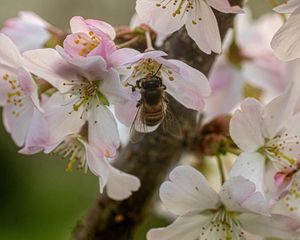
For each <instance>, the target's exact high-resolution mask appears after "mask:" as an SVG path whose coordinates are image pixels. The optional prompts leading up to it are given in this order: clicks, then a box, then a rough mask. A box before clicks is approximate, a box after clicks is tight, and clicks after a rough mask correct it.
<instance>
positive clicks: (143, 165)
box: [73, 0, 242, 240]
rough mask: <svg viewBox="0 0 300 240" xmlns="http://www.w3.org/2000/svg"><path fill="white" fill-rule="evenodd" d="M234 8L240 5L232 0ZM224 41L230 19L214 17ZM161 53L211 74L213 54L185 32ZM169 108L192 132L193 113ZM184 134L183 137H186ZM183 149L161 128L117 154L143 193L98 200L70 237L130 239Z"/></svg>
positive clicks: (78, 239)
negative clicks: (119, 198) (205, 50)
mask: <svg viewBox="0 0 300 240" xmlns="http://www.w3.org/2000/svg"><path fill="white" fill-rule="evenodd" d="M230 2H231V4H232V5H236V4H239V5H241V4H242V0H231V1H230ZM215 13H216V17H217V20H218V23H219V28H220V33H221V36H222V38H223V37H224V35H225V34H226V32H227V30H228V29H229V28H230V27H231V26H232V23H233V18H234V15H232V14H222V13H219V12H215ZM164 50H165V51H166V52H167V53H169V57H170V58H175V59H179V60H182V61H184V62H186V63H188V64H189V65H191V66H193V67H195V68H197V69H198V70H200V71H202V72H203V73H204V74H205V75H207V74H208V73H209V70H210V69H211V67H212V64H213V62H214V60H215V57H216V55H215V54H211V55H206V54H205V53H203V52H201V51H200V50H199V48H198V47H197V45H196V44H195V43H194V42H193V41H192V40H191V39H190V38H189V37H188V35H187V33H186V31H185V30H184V29H182V30H180V31H178V32H177V33H175V34H173V35H172V36H171V37H170V38H169V39H168V40H167V41H166V43H165V46H164ZM170 105H171V107H172V109H173V111H174V113H175V115H176V117H177V118H178V120H179V121H180V122H181V124H182V128H183V130H184V133H186V134H187V135H188V134H189V133H193V132H194V131H195V127H196V114H197V113H196V112H195V111H193V110H190V109H186V108H185V107H183V106H182V105H181V104H179V103H178V102H176V101H175V100H173V99H171V101H170ZM187 135H185V136H187ZM184 149H185V138H184V137H183V138H181V139H178V138H175V137H173V136H170V135H166V134H165V133H163V131H162V129H158V130H157V131H155V132H153V133H150V134H147V136H146V137H145V138H144V139H143V140H142V141H141V142H139V143H136V144H132V143H129V144H128V145H127V146H126V147H125V148H124V149H123V150H122V151H121V153H120V155H119V157H118V159H117V160H116V162H115V166H116V167H117V168H119V169H121V170H122V171H124V172H127V173H130V174H133V175H136V176H137V177H139V178H140V180H141V184H142V185H141V188H140V190H139V191H138V192H136V193H134V194H133V195H132V196H131V197H130V198H129V199H127V200H125V201H122V202H117V201H113V200H111V199H109V198H108V197H107V196H106V195H103V196H98V197H97V199H96V201H95V203H94V206H93V207H92V208H91V210H90V211H89V213H88V214H87V216H86V218H85V219H84V220H83V221H82V222H80V223H79V224H78V225H77V226H76V228H75V229H74V232H73V239H76V240H88V239H92V240H95V239H101V240H131V239H132V238H133V237H132V236H133V234H134V232H135V229H136V227H137V226H138V225H139V224H141V223H142V222H143V221H144V220H145V219H146V218H147V217H148V216H149V213H150V211H151V206H152V202H153V201H152V200H153V197H154V196H155V194H156V192H157V189H158V187H159V186H160V184H161V183H162V181H163V180H164V179H165V178H166V175H167V174H168V172H169V170H170V168H172V167H173V166H174V165H175V164H176V163H178V162H179V160H180V156H181V155H182V153H183V151H184Z"/></svg>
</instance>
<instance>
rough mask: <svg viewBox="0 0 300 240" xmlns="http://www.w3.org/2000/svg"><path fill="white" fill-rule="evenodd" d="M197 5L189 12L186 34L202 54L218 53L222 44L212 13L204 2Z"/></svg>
mask: <svg viewBox="0 0 300 240" xmlns="http://www.w3.org/2000/svg"><path fill="white" fill-rule="evenodd" d="M197 3H198V4H199V6H197V8H196V9H195V10H193V11H192V12H191V14H190V15H189V18H188V19H187V22H186V29H187V32H188V34H189V36H190V37H191V38H192V39H193V40H194V41H195V42H196V44H197V45H198V47H199V48H200V49H201V50H202V51H203V52H205V53H207V54H211V52H212V51H213V52H215V53H220V52H221V51H222V43H221V37H220V33H219V27H218V23H217V20H216V17H215V15H214V12H213V11H212V9H211V8H210V7H209V6H208V5H207V3H206V2H205V1H197ZM199 18H201V20H199ZM194 21H196V24H194Z"/></svg>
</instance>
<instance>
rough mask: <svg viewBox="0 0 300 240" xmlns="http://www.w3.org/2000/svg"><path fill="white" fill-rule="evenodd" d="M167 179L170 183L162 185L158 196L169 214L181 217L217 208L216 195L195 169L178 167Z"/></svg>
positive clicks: (217, 198) (217, 199)
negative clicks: (189, 213)
mask: <svg viewBox="0 0 300 240" xmlns="http://www.w3.org/2000/svg"><path fill="white" fill-rule="evenodd" d="M169 178H170V181H166V182H164V183H163V184H162V186H161V188H160V192H159V195H160V198H161V200H162V202H163V204H164V205H165V206H166V208H167V209H168V210H169V211H170V212H172V213H174V214H177V215H183V214H185V213H188V212H193V211H195V212H199V211H204V210H206V209H216V208H218V207H219V205H220V199H219V196H218V194H217V193H216V192H215V191H214V190H213V189H212V188H211V187H210V186H209V184H208V182H207V181H206V179H205V177H204V176H203V175H202V174H201V173H200V172H198V171H197V170H196V169H194V168H192V167H190V166H179V167H176V168H175V169H174V170H173V171H172V172H171V173H170V176H169Z"/></svg>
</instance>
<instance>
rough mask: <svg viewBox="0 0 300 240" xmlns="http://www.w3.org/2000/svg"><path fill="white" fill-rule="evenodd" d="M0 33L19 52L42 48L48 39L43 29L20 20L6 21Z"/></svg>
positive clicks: (48, 35) (48, 36) (47, 33)
mask: <svg viewBox="0 0 300 240" xmlns="http://www.w3.org/2000/svg"><path fill="white" fill-rule="evenodd" d="M1 32H2V33H4V34H5V35H7V36H9V37H10V38H11V40H12V41H13V42H14V43H15V44H16V46H17V47H18V49H19V50H20V51H21V52H23V51H27V50H32V49H37V48H42V47H43V46H44V45H45V43H46V42H47V41H48V40H49V38H50V34H49V32H48V31H47V29H46V28H45V27H43V26H40V25H37V24H35V23H32V22H28V21H24V20H23V19H21V18H15V19H10V20H8V21H6V22H5V26H4V27H3V28H2V29H1Z"/></svg>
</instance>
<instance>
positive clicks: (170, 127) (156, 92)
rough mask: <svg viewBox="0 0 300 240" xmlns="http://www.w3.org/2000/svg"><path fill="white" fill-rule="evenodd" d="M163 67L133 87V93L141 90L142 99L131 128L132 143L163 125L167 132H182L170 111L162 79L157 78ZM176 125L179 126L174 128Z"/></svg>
mask: <svg viewBox="0 0 300 240" xmlns="http://www.w3.org/2000/svg"><path fill="white" fill-rule="evenodd" d="M161 67H162V65H160V67H159V68H158V70H157V71H156V73H155V74H151V75H148V76H146V77H144V78H141V79H139V80H137V81H136V85H135V86H132V87H133V91H136V89H138V90H139V92H140V94H141V98H140V100H139V101H138V103H137V105H136V107H137V108H138V111H137V114H136V116H135V119H134V122H133V124H132V127H131V137H130V138H131V141H132V142H137V141H139V140H141V138H142V137H143V136H144V134H145V133H147V132H151V131H154V130H155V129H156V128H157V127H158V126H159V125H160V124H161V123H163V129H164V131H166V132H169V133H172V134H173V135H178V134H174V133H175V131H179V130H180V124H179V123H178V122H177V121H176V118H175V117H174V115H173V114H172V112H171V110H170V109H168V103H169V101H168V99H167V94H166V92H165V90H166V89H167V88H166V86H165V85H164V84H163V81H162V78H161V77H159V76H157V74H158V72H159V71H160V69H161ZM175 123H176V124H177V126H174V125H175Z"/></svg>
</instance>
